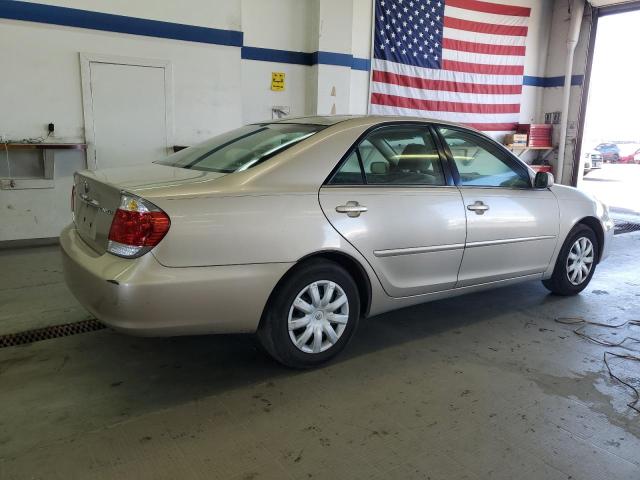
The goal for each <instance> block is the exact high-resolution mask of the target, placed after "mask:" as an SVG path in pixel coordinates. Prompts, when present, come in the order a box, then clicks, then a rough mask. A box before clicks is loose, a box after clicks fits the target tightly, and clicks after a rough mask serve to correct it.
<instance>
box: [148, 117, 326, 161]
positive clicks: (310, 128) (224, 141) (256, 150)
mask: <svg viewBox="0 0 640 480" xmlns="http://www.w3.org/2000/svg"><path fill="white" fill-rule="evenodd" d="M323 128H325V127H324V126H322V125H307V124H297V123H265V124H259V125H246V126H244V127H240V128H238V129H236V130H232V131H230V132H227V133H223V134H222V135H218V136H217V137H214V138H212V139H211V140H207V141H206V142H203V143H200V144H198V145H194V146H193V147H189V148H186V149H184V150H181V151H179V152H177V153H174V154H173V155H169V156H168V157H167V158H164V159H162V160H159V161H157V162H155V163H158V164H160V165H169V166H171V167H180V168H191V169H193V170H203V171H207V172H219V173H233V172H239V171H242V170H246V169H248V168H251V167H255V166H256V165H258V164H260V163H262V162H264V161H266V160H268V159H269V158H271V157H273V156H274V155H276V154H278V153H281V152H283V151H284V150H286V149H287V148H290V147H291V146H293V145H295V144H296V143H298V142H300V141H302V140H304V139H305V138H308V137H310V136H311V135H313V134H314V133H317V132H319V131H320V130H322V129H323Z"/></svg>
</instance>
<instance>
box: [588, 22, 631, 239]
mask: <svg viewBox="0 0 640 480" xmlns="http://www.w3.org/2000/svg"><path fill="white" fill-rule="evenodd" d="M638 24H640V10H634V11H626V12H621V13H616V14H611V15H610V14H607V15H601V18H599V20H598V24H597V33H596V38H595V48H594V51H593V63H592V67H591V77H590V84H589V93H588V99H587V107H586V117H585V124H584V130H583V136H582V144H581V153H580V165H579V170H578V176H577V185H578V188H581V189H583V190H585V191H587V192H590V193H592V194H594V195H595V196H596V197H597V198H599V199H600V200H602V201H603V202H604V203H606V204H607V205H609V207H610V209H611V213H612V216H613V217H614V219H615V220H616V223H617V224H619V225H620V226H621V228H624V227H623V226H624V225H626V224H631V225H633V224H640V194H638V191H639V190H640V122H638V116H639V115H640V90H639V89H638V88H637V82H638V78H640V62H637V61H636V60H635V59H634V58H635V57H634V55H633V53H632V52H631V51H633V50H634V48H635V47H634V46H635V45H636V43H637V33H636V32H637V25H638ZM630 50H631V51H630ZM639 226H640V225H639ZM627 228H629V227H627Z"/></svg>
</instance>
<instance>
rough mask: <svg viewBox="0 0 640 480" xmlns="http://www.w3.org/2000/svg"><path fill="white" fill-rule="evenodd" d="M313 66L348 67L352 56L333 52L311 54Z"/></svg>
mask: <svg viewBox="0 0 640 480" xmlns="http://www.w3.org/2000/svg"><path fill="white" fill-rule="evenodd" d="M311 55H312V56H313V65H318V64H321V65H335V66H338V67H349V68H351V63H352V62H353V55H349V54H348V53H334V52H322V51H320V52H313V53H312V54H311Z"/></svg>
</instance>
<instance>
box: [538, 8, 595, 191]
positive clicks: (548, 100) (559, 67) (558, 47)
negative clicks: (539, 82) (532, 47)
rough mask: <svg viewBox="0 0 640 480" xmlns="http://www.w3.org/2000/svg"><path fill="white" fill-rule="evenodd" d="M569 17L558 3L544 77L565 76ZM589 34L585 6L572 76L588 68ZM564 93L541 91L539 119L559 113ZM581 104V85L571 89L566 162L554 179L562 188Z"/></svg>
mask: <svg viewBox="0 0 640 480" xmlns="http://www.w3.org/2000/svg"><path fill="white" fill-rule="evenodd" d="M569 18H570V13H569V11H568V3H566V2H560V1H559V2H557V3H556V4H555V6H554V14H553V21H552V24H551V32H550V40H549V43H550V45H552V46H553V47H552V48H550V49H549V55H548V57H547V67H546V68H547V76H552V77H553V76H564V74H565V62H566V58H567V34H568V27H569ZM590 33H591V10H590V8H589V7H588V6H587V7H586V8H585V12H584V17H583V21H582V26H581V29H580V37H579V40H578V45H577V46H576V50H575V53H574V59H573V75H584V73H585V71H586V66H587V51H588V46H589V36H590ZM563 93H564V87H553V88H545V89H544V97H543V101H542V106H541V109H540V112H541V115H544V112H554V111H560V110H561V105H562V97H563ZM581 100H582V85H575V86H572V87H571V97H570V102H569V114H568V117H567V118H568V130H567V144H566V149H565V161H564V167H563V175H562V177H563V178H562V179H557V181H558V182H561V183H564V184H570V182H571V176H572V169H573V157H574V151H575V149H576V137H577V134H578V131H577V129H578V121H579V117H580V106H581ZM559 133H560V128H559V126H554V142H557V141H558V140H559V138H558V137H559ZM556 159H557V155H554V159H553V162H552V164H553V165H554V167H555V168H557V165H556V164H555V160H556Z"/></svg>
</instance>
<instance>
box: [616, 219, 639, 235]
mask: <svg viewBox="0 0 640 480" xmlns="http://www.w3.org/2000/svg"><path fill="white" fill-rule="evenodd" d="M637 231H640V223H634V222H625V221H618V222H616V228H615V231H614V233H615V234H616V235H620V234H622V233H631V232H637Z"/></svg>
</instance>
